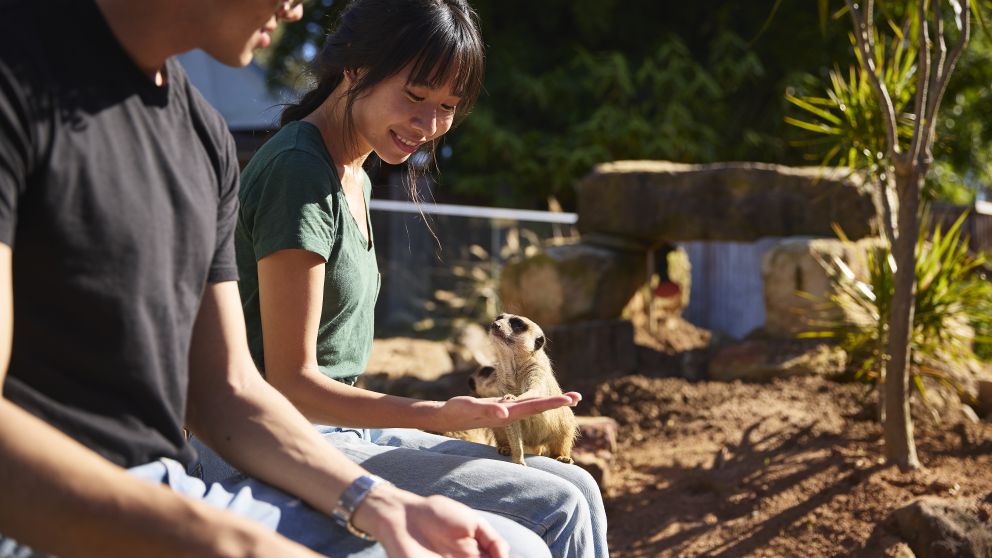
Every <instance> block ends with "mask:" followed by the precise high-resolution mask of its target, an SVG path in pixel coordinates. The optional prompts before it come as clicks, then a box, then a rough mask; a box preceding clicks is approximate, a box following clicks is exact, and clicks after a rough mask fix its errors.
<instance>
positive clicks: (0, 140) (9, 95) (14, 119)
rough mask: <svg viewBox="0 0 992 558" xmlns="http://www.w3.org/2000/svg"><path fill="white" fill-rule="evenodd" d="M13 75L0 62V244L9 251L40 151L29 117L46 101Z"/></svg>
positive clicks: (33, 122)
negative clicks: (22, 197) (21, 204)
mask: <svg viewBox="0 0 992 558" xmlns="http://www.w3.org/2000/svg"><path fill="white" fill-rule="evenodd" d="M16 73H18V72H16V71H15V69H14V68H11V67H10V66H8V64H7V61H6V60H4V59H2V58H0V243H3V244H6V245H7V246H11V247H12V246H13V245H14V231H15V230H16V229H17V206H18V200H19V199H20V198H21V196H22V195H23V194H24V191H25V189H26V188H27V183H28V177H29V176H30V174H31V172H32V167H33V166H35V165H36V160H37V153H39V152H40V151H41V149H40V146H39V145H38V143H39V133H38V132H39V130H38V129H37V128H36V124H37V123H36V119H35V118H32V113H35V112H37V111H39V110H40V105H39V104H38V102H39V101H40V100H41V99H43V98H45V97H44V96H34V95H32V94H31V92H30V91H28V90H26V89H25V87H26V86H25V85H24V84H23V83H22V82H21V80H19V79H18V78H17V77H16V76H15V74H16ZM31 99H34V103H33V104H32V101H31ZM42 104H43V103H42Z"/></svg>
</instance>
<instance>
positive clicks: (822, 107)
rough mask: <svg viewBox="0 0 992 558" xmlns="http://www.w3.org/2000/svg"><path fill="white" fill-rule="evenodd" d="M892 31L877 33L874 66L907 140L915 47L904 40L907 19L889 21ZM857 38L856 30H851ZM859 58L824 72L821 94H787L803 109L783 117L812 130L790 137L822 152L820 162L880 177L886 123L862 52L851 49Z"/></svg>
mask: <svg viewBox="0 0 992 558" xmlns="http://www.w3.org/2000/svg"><path fill="white" fill-rule="evenodd" d="M889 26H890V27H891V28H892V30H893V33H894V37H892V38H885V37H880V38H879V48H878V49H877V50H876V51H875V53H876V59H877V60H876V66H877V67H879V68H883V71H882V73H881V76H880V77H881V79H882V80H883V82H884V83H885V84H886V87H888V89H889V91H890V92H891V94H892V103H893V107H894V108H895V110H896V113H897V114H898V115H900V118H899V126H898V130H897V131H898V135H899V137H900V139H902V140H908V139H910V138H911V137H912V133H913V118H914V117H913V115H912V114H911V112H910V111H911V110H912V108H913V107H912V102H913V94H914V93H915V91H916V79H915V71H916V66H915V63H916V47H915V43H913V42H912V41H906V40H905V32H906V31H907V30H911V29H909V28H910V27H911V25H910V24H907V25H906V26H904V27H905V28H906V29H904V28H900V27H899V26H897V25H895V24H893V23H892V22H889ZM849 38H850V41H851V44H852V45H853V44H855V43H856V41H855V38H854V35H853V34H851V35H849ZM854 52H855V56H857V57H858V63H857V64H854V65H852V66H851V67H849V68H848V70H847V72H846V75H845V73H844V72H842V71H841V70H840V69H839V68H836V67H835V68H834V69H833V70H830V72H829V73H828V78H829V81H828V83H827V87H826V91H825V92H824V95H825V96H817V95H803V96H797V95H792V94H786V96H785V99H786V101H788V102H789V103H791V104H792V105H794V106H796V107H797V108H798V109H800V110H801V111H802V114H801V115H799V116H797V117H793V116H787V117H786V118H785V122H786V123H788V124H791V125H793V126H795V127H797V128H800V129H802V130H804V131H806V132H809V133H810V137H807V138H803V139H799V140H796V141H794V142H793V144H794V145H797V146H801V147H805V148H807V149H809V150H810V151H811V152H813V153H815V154H817V156H818V157H820V161H819V163H820V164H821V165H823V166H833V165H838V166H846V167H848V168H850V169H851V170H867V171H869V172H870V173H871V178H873V179H875V180H878V181H884V177H879V176H878V175H879V174H880V173H881V170H880V169H881V167H880V166H879V162H880V160H881V158H882V156H883V155H884V153H885V150H886V144H885V128H884V125H883V122H882V119H881V118H880V115H879V106H878V101H877V99H876V98H875V92H874V90H873V89H872V84H871V79H870V77H869V76H868V71H867V70H866V69H865V64H862V63H861V60H860V57H861V53H860V52H859V51H858V50H857V49H855V51H854Z"/></svg>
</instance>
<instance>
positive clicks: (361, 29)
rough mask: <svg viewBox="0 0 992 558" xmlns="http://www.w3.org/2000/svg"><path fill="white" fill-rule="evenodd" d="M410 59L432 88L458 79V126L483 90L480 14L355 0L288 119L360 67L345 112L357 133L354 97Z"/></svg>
mask: <svg viewBox="0 0 992 558" xmlns="http://www.w3.org/2000/svg"><path fill="white" fill-rule="evenodd" d="M411 64H412V65H411ZM407 65H411V70H410V77H409V82H410V83H411V84H416V85H422V86H427V87H432V88H435V87H443V86H444V85H446V84H449V83H450V84H451V88H452V89H451V91H452V94H453V95H455V96H457V97H460V101H459V102H458V106H457V108H456V110H455V117H454V124H453V127H454V126H457V125H458V123H459V122H461V121H462V120H463V119H464V118H465V116H466V115H468V113H469V111H470V110H471V109H472V105H474V104H475V100H476V98H478V96H479V91H480V89H481V88H482V75H483V71H484V52H483V44H482V36H481V34H480V33H479V23H478V16H477V15H476V13H475V11H474V10H473V9H472V8H471V6H469V5H468V2H466V1H465V0H353V1H352V2H351V3H350V4H349V5H348V7H346V8H345V10H344V11H343V12H342V14H341V17H340V19H339V22H338V25H337V27H336V28H334V29H333V30H332V31H331V32H330V34H329V35H328V36H327V40H326V41H325V42H324V46H323V48H322V49H321V51H320V53H319V54H318V55H317V56H316V57H315V58H314V60H313V62H311V64H310V68H309V73H310V74H311V77H312V78H313V79H314V81H315V82H316V87H314V88H313V89H312V90H311V91H309V92H308V93H306V94H305V95H304V96H303V97H302V98H301V99H300V101H299V102H298V103H296V104H291V105H288V106H287V107H286V108H285V109H284V110H283V113H282V119H281V124H282V125H286V124H287V123H289V122H292V121H294V120H300V119H301V118H304V117H306V116H307V115H308V114H310V113H311V112H313V111H314V110H316V109H317V107H319V106H320V105H321V103H323V102H324V101H325V100H326V99H327V97H328V96H330V94H331V92H332V91H334V89H335V88H336V87H337V86H338V85H339V84H340V83H341V81H342V80H343V74H344V72H345V70H355V71H356V72H355V80H354V81H353V82H352V86H351V87H350V88H348V90H347V91H346V92H345V103H346V104H345V110H344V114H345V121H344V126H345V131H346V132H347V137H349V138H350V137H354V122H353V121H352V114H351V113H352V107H353V106H354V103H355V100H356V99H358V98H359V97H361V96H362V95H363V94H365V93H367V92H368V91H369V90H371V89H372V88H373V87H375V85H376V84H378V83H379V82H381V81H383V80H384V79H387V78H389V77H391V76H393V75H395V74H397V73H398V72H400V71H401V70H402V69H403V68H405V67H406V66H407ZM357 70H361V71H357ZM436 143H437V140H432V141H431V142H429V143H428V144H427V145H426V147H425V150H426V151H427V152H428V153H429V154H430V155H431V157H433V155H434V149H435V147H436ZM407 167H408V168H409V169H410V177H409V178H410V184H409V188H410V195H411V197H412V198H413V199H414V201H417V193H416V175H415V173H416V170H415V168H414V165H407Z"/></svg>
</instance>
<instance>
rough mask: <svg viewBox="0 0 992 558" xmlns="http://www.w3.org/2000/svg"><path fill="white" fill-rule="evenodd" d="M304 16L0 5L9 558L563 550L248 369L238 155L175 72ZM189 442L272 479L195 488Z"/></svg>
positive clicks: (0, 419) (2, 524) (4, 490)
mask: <svg viewBox="0 0 992 558" xmlns="http://www.w3.org/2000/svg"><path fill="white" fill-rule="evenodd" d="M301 15H302V6H301V5H300V1H299V0H295V1H290V2H277V1H275V0H145V1H143V2H135V1H134V0H23V1H13V0H0V26H2V29H0V383H2V386H3V397H2V398H0V557H3V558H7V557H9V556H17V557H21V556H30V555H34V553H35V552H37V553H50V554H55V555H58V556H63V557H69V556H142V557H146V556H268V557H274V556H278V557H308V556H316V554H314V553H313V552H312V551H311V550H308V549H307V548H306V547H304V546H302V545H300V544H297V543H296V542H293V541H291V540H290V539H293V540H295V541H298V542H300V543H303V544H304V545H306V546H308V547H310V548H312V549H316V550H318V551H319V552H321V553H324V554H330V553H332V552H333V553H334V555H335V556H338V555H362V556H365V555H370V556H371V555H378V556H381V555H382V554H383V553H384V552H385V553H387V554H388V555H390V556H437V555H444V556H479V555H489V556H506V555H507V554H508V550H507V547H508V545H507V543H506V542H505V539H510V540H511V541H512V542H513V544H514V550H513V551H514V552H515V553H519V554H522V555H546V554H547V549H546V548H543V545H542V543H541V541H540V540H539V539H537V537H536V536H535V535H534V534H533V533H532V532H531V531H529V530H527V529H524V528H523V527H519V526H517V525H516V524H514V523H512V522H509V521H507V520H505V519H502V518H498V517H496V516H488V515H487V516H486V518H485V520H483V519H482V517H481V515H480V514H477V513H474V512H472V511H471V510H469V509H468V508H465V507H464V506H462V505H460V504H457V503H455V502H453V501H451V500H447V499H445V498H438V497H431V498H423V497H420V496H416V495H414V494H411V493H409V492H405V491H402V490H399V489H397V488H395V487H392V486H391V485H389V484H388V483H383V482H379V479H376V478H374V477H372V476H368V475H366V473H365V472H364V471H363V470H362V469H361V468H360V467H359V466H357V465H355V464H354V463H352V462H351V461H348V460H347V459H345V458H344V457H343V456H341V454H340V453H338V452H337V451H336V450H334V449H333V448H332V446H330V445H329V444H327V443H325V442H324V441H323V440H322V439H321V438H320V437H319V436H318V435H317V434H316V431H315V430H314V429H313V428H312V427H311V425H310V424H309V423H307V422H306V421H305V420H304V419H303V417H302V416H301V415H300V414H299V413H298V412H297V411H296V410H295V409H294V408H293V407H292V405H290V404H289V403H288V402H287V401H286V400H285V399H284V398H282V396H280V395H279V394H278V393H277V392H276V391H275V390H274V389H272V388H271V387H270V386H268V384H266V383H265V381H264V380H263V379H262V378H261V376H260V375H259V374H258V373H257V371H256V370H255V368H254V365H253V363H252V361H251V357H250V356H249V353H248V349H247V344H246V340H245V332H244V323H243V317H242V314H241V307H240V301H239V296H238V292H237V285H236V283H235V282H234V281H235V279H236V272H235V263H234V254H233V248H232V245H231V231H232V230H233V229H234V219H235V215H236V198H237V189H238V186H237V181H238V174H237V164H236V157H235V153H234V148H233V142H232V140H231V137H230V135H229V134H228V133H227V130H226V127H225V126H224V123H223V121H222V120H221V119H220V118H219V116H217V114H216V113H215V112H214V111H213V110H212V109H210V108H209V107H208V106H207V104H206V103H205V102H204V101H203V99H202V97H200V96H199V94H198V93H197V92H196V91H195V89H193V88H192V86H190V85H189V83H188V82H187V80H186V77H185V74H183V72H182V70H181V68H180V67H179V65H178V63H176V62H175V61H174V60H172V59H171V58H170V57H171V56H172V55H174V54H177V53H181V52H184V51H187V50H190V49H192V48H198V47H199V48H203V49H204V50H206V51H207V52H208V53H209V54H211V55H213V56H214V57H215V58H217V59H218V60H220V61H222V62H225V63H227V64H232V65H244V64H247V63H248V62H249V61H250V60H251V58H252V52H253V51H254V50H255V49H256V48H260V47H265V46H267V45H268V43H269V42H270V40H271V38H270V36H271V34H272V32H273V31H274V30H275V29H276V26H277V24H278V23H279V21H294V20H297V19H299V18H300V16H301ZM567 403H568V401H565V400H559V399H546V400H541V401H531V402H525V403H523V404H520V405H497V404H492V405H491V407H490V408H489V409H488V411H487V412H489V413H491V414H492V415H493V416H499V417H501V418H506V419H507V420H509V418H510V417H516V416H519V415H520V414H528V413H533V412H537V411H540V410H543V409H545V408H550V407H554V406H559V405H562V404H567ZM184 425H188V426H189V427H190V429H191V430H193V431H194V432H195V433H196V434H197V435H198V436H199V437H200V438H201V439H202V440H204V441H205V442H206V443H208V445H210V446H212V447H213V448H214V449H215V450H217V451H218V453H220V454H221V455H222V456H223V457H224V458H225V459H227V460H228V461H229V462H231V463H232V464H233V465H235V466H237V467H238V468H239V469H240V470H242V471H244V472H245V473H247V474H248V475H250V476H252V477H255V478H258V479H263V480H264V481H266V482H267V483H268V484H263V483H261V482H258V481H254V480H251V481H246V482H244V483H242V484H240V485H234V484H231V485H224V486H221V485H213V486H211V487H205V486H204V485H203V484H202V483H200V482H199V481H198V480H196V479H192V478H190V477H187V476H186V474H185V472H184V467H183V465H182V464H183V463H188V462H190V461H191V459H192V458H193V453H192V451H191V450H190V448H189V446H188V445H187V443H186V440H185V437H184V435H183V427H184ZM248 441H250V442H251V443H246V442H248ZM270 485H271V486H270ZM272 486H274V487H277V488H278V489H279V490H277V489H276V488H272ZM287 493H288V494H291V495H296V496H297V497H299V498H300V499H301V500H303V502H304V503H305V504H308V505H300V502H299V500H296V499H295V498H294V497H292V496H289V495H288V494H287ZM332 514H333V515H334V516H335V517H336V518H337V521H332V520H331V519H330V517H331V515H332ZM490 524H492V526H490ZM494 527H495V528H494ZM348 531H351V532H352V533H355V534H358V535H367V536H371V537H372V538H374V539H375V540H377V541H378V542H379V543H380V544H376V545H373V544H371V543H368V542H365V541H363V540H362V539H361V538H359V537H358V536H353V535H352V534H349V533H348ZM283 535H286V536H283ZM501 535H502V536H501ZM287 537H288V538H287ZM32 549H33V550H32Z"/></svg>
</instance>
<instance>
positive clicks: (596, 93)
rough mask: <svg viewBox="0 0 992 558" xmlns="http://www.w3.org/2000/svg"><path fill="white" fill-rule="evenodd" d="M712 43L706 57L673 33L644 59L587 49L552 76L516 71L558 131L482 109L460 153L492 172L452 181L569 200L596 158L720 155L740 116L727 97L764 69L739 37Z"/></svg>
mask: <svg viewBox="0 0 992 558" xmlns="http://www.w3.org/2000/svg"><path fill="white" fill-rule="evenodd" d="M710 46H711V54H710V59H709V60H708V61H706V62H705V63H700V62H698V61H697V60H695V59H694V58H693V56H692V54H691V53H690V51H689V49H688V47H687V46H686V45H685V43H684V42H683V41H682V40H681V39H680V38H679V37H677V36H674V35H672V36H669V37H667V39H666V40H665V41H664V42H663V43H662V44H661V45H660V46H659V47H658V48H657V50H656V51H655V52H653V53H652V54H650V55H649V56H647V57H645V58H643V59H642V60H640V61H638V62H635V61H633V60H631V59H629V58H628V57H627V56H626V55H625V54H624V53H622V52H619V51H608V52H600V53H593V52H590V51H588V50H585V49H582V48H579V49H577V51H576V54H575V55H574V57H573V58H572V59H571V60H570V61H569V62H568V64H566V65H563V66H560V67H557V68H555V69H553V70H551V71H549V72H547V73H543V74H539V75H531V74H525V73H522V72H514V73H513V74H512V79H513V87H512V89H513V91H515V95H516V101H517V103H519V104H520V105H521V106H525V107H529V108H530V109H531V110H534V111H536V112H539V113H540V114H542V115H543V116H542V117H541V118H542V119H543V123H542V124H543V125H544V127H551V128H553V129H554V130H555V131H556V132H555V133H553V134H549V133H547V132H546V131H543V130H539V129H537V128H534V129H532V130H521V131H515V130H514V129H513V127H514V126H515V124H516V123H509V122H506V121H504V120H503V119H501V118H499V116H498V115H497V114H496V113H495V111H493V110H492V108H491V107H488V106H483V107H480V108H479V110H477V111H476V114H474V115H473V116H472V118H470V119H469V120H468V121H467V122H466V124H465V126H464V129H463V130H462V133H461V137H460V138H459V143H458V146H459V147H458V154H459V156H461V157H466V158H468V159H474V160H485V161H486V162H487V164H488V165H490V168H491V169H492V170H491V171H490V172H486V173H479V174H474V173H473V174H463V175H459V176H458V179H457V180H454V181H453V182H457V183H458V185H459V187H462V188H466V189H470V190H486V189H492V188H498V187H499V186H500V185H501V184H517V185H520V186H521V187H525V188H528V189H531V190H539V191H544V192H545V193H551V194H554V195H556V196H559V197H564V198H566V199H567V198H568V197H569V195H570V189H571V187H572V186H573V185H574V183H575V182H576V180H577V179H578V178H580V177H581V176H582V175H583V174H585V173H587V172H589V170H590V169H591V167H592V166H593V165H595V164H596V163H600V162H604V161H610V160H615V159H668V160H674V161H695V162H700V161H713V160H716V159H717V158H718V157H719V155H720V151H719V148H720V143H721V125H722V124H723V123H725V122H728V121H730V120H732V116H733V115H732V112H733V105H732V103H730V102H727V101H728V99H729V98H730V97H732V93H733V92H734V91H737V90H739V89H741V88H743V87H746V86H747V85H748V84H749V83H751V82H753V81H754V80H757V79H758V78H759V77H760V76H761V75H762V72H763V69H762V66H761V63H760V62H759V61H758V59H757V57H755V56H754V55H753V53H749V52H748V49H747V45H746V44H745V43H744V42H743V41H742V40H741V39H740V38H739V37H737V36H735V35H733V34H730V33H726V34H723V35H721V36H719V37H717V39H716V40H715V41H714V43H713V44H712V45H710Z"/></svg>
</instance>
